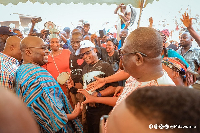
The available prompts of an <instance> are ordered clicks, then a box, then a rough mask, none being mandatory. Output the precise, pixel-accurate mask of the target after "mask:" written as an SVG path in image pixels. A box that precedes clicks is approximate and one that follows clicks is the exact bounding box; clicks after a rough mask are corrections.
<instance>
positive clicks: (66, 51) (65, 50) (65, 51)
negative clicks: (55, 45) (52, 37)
mask: <svg viewBox="0 0 200 133" xmlns="http://www.w3.org/2000/svg"><path fill="white" fill-rule="evenodd" d="M63 53H65V54H71V51H70V50H69V49H63Z"/></svg>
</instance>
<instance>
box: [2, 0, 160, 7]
mask: <svg viewBox="0 0 200 133" xmlns="http://www.w3.org/2000/svg"><path fill="white" fill-rule="evenodd" d="M27 1H30V2H32V3H35V2H39V3H41V4H44V3H45V2H47V3H48V4H53V3H56V4H58V5H60V4H61V3H65V4H69V3H71V2H73V3H74V4H77V3H83V4H89V3H90V4H96V3H98V4H103V3H106V4H108V5H110V4H117V5H119V4H121V3H124V4H125V5H127V4H131V5H133V6H134V7H136V8H140V5H141V2H142V1H146V4H148V3H152V2H153V1H154V0H0V4H3V5H7V4H9V3H12V4H14V5H17V4H18V3H19V2H22V3H26V2H27ZM156 1H158V0H156ZM144 3H145V2H144Z"/></svg>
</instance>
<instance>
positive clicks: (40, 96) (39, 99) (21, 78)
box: [14, 64, 83, 133]
mask: <svg viewBox="0 0 200 133" xmlns="http://www.w3.org/2000/svg"><path fill="white" fill-rule="evenodd" d="M14 90H15V92H16V94H17V95H18V96H20V97H21V98H22V100H23V101H24V102H25V103H26V104H27V106H28V107H29V108H30V109H31V110H32V112H33V114H34V116H35V119H36V120H37V123H38V124H39V126H40V130H41V132H42V133H52V132H61V133H65V132H66V133H74V132H78V133H79V132H83V127H82V125H81V124H80V121H79V120H78V119H77V118H76V119H74V120H71V121H68V118H67V115H66V114H71V113H72V111H73V109H72V107H71V105H70V103H69V101H68V99H67V97H66V96H65V95H64V92H63V91H62V89H61V88H60V86H59V84H58V83H57V81H56V80H55V79H54V78H53V77H52V76H51V75H50V74H49V72H48V71H47V70H45V69H44V68H42V67H40V66H37V65H34V64H24V65H21V66H20V67H19V68H18V70H17V72H16V75H15V80H14Z"/></svg>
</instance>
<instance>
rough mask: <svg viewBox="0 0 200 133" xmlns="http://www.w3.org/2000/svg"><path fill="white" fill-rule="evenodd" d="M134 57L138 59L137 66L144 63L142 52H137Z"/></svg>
mask: <svg viewBox="0 0 200 133" xmlns="http://www.w3.org/2000/svg"><path fill="white" fill-rule="evenodd" d="M134 57H135V61H136V62H135V64H136V65H137V66H140V65H142V64H143V63H144V58H143V56H142V55H141V54H140V53H136V54H135V56H134Z"/></svg>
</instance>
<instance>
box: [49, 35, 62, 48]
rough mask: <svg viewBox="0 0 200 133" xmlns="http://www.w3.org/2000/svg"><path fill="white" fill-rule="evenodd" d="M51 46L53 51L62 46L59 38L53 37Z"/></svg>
mask: <svg viewBox="0 0 200 133" xmlns="http://www.w3.org/2000/svg"><path fill="white" fill-rule="evenodd" d="M50 48H51V50H52V51H58V50H59V48H60V42H59V39H58V38H52V39H51V40H50Z"/></svg>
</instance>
